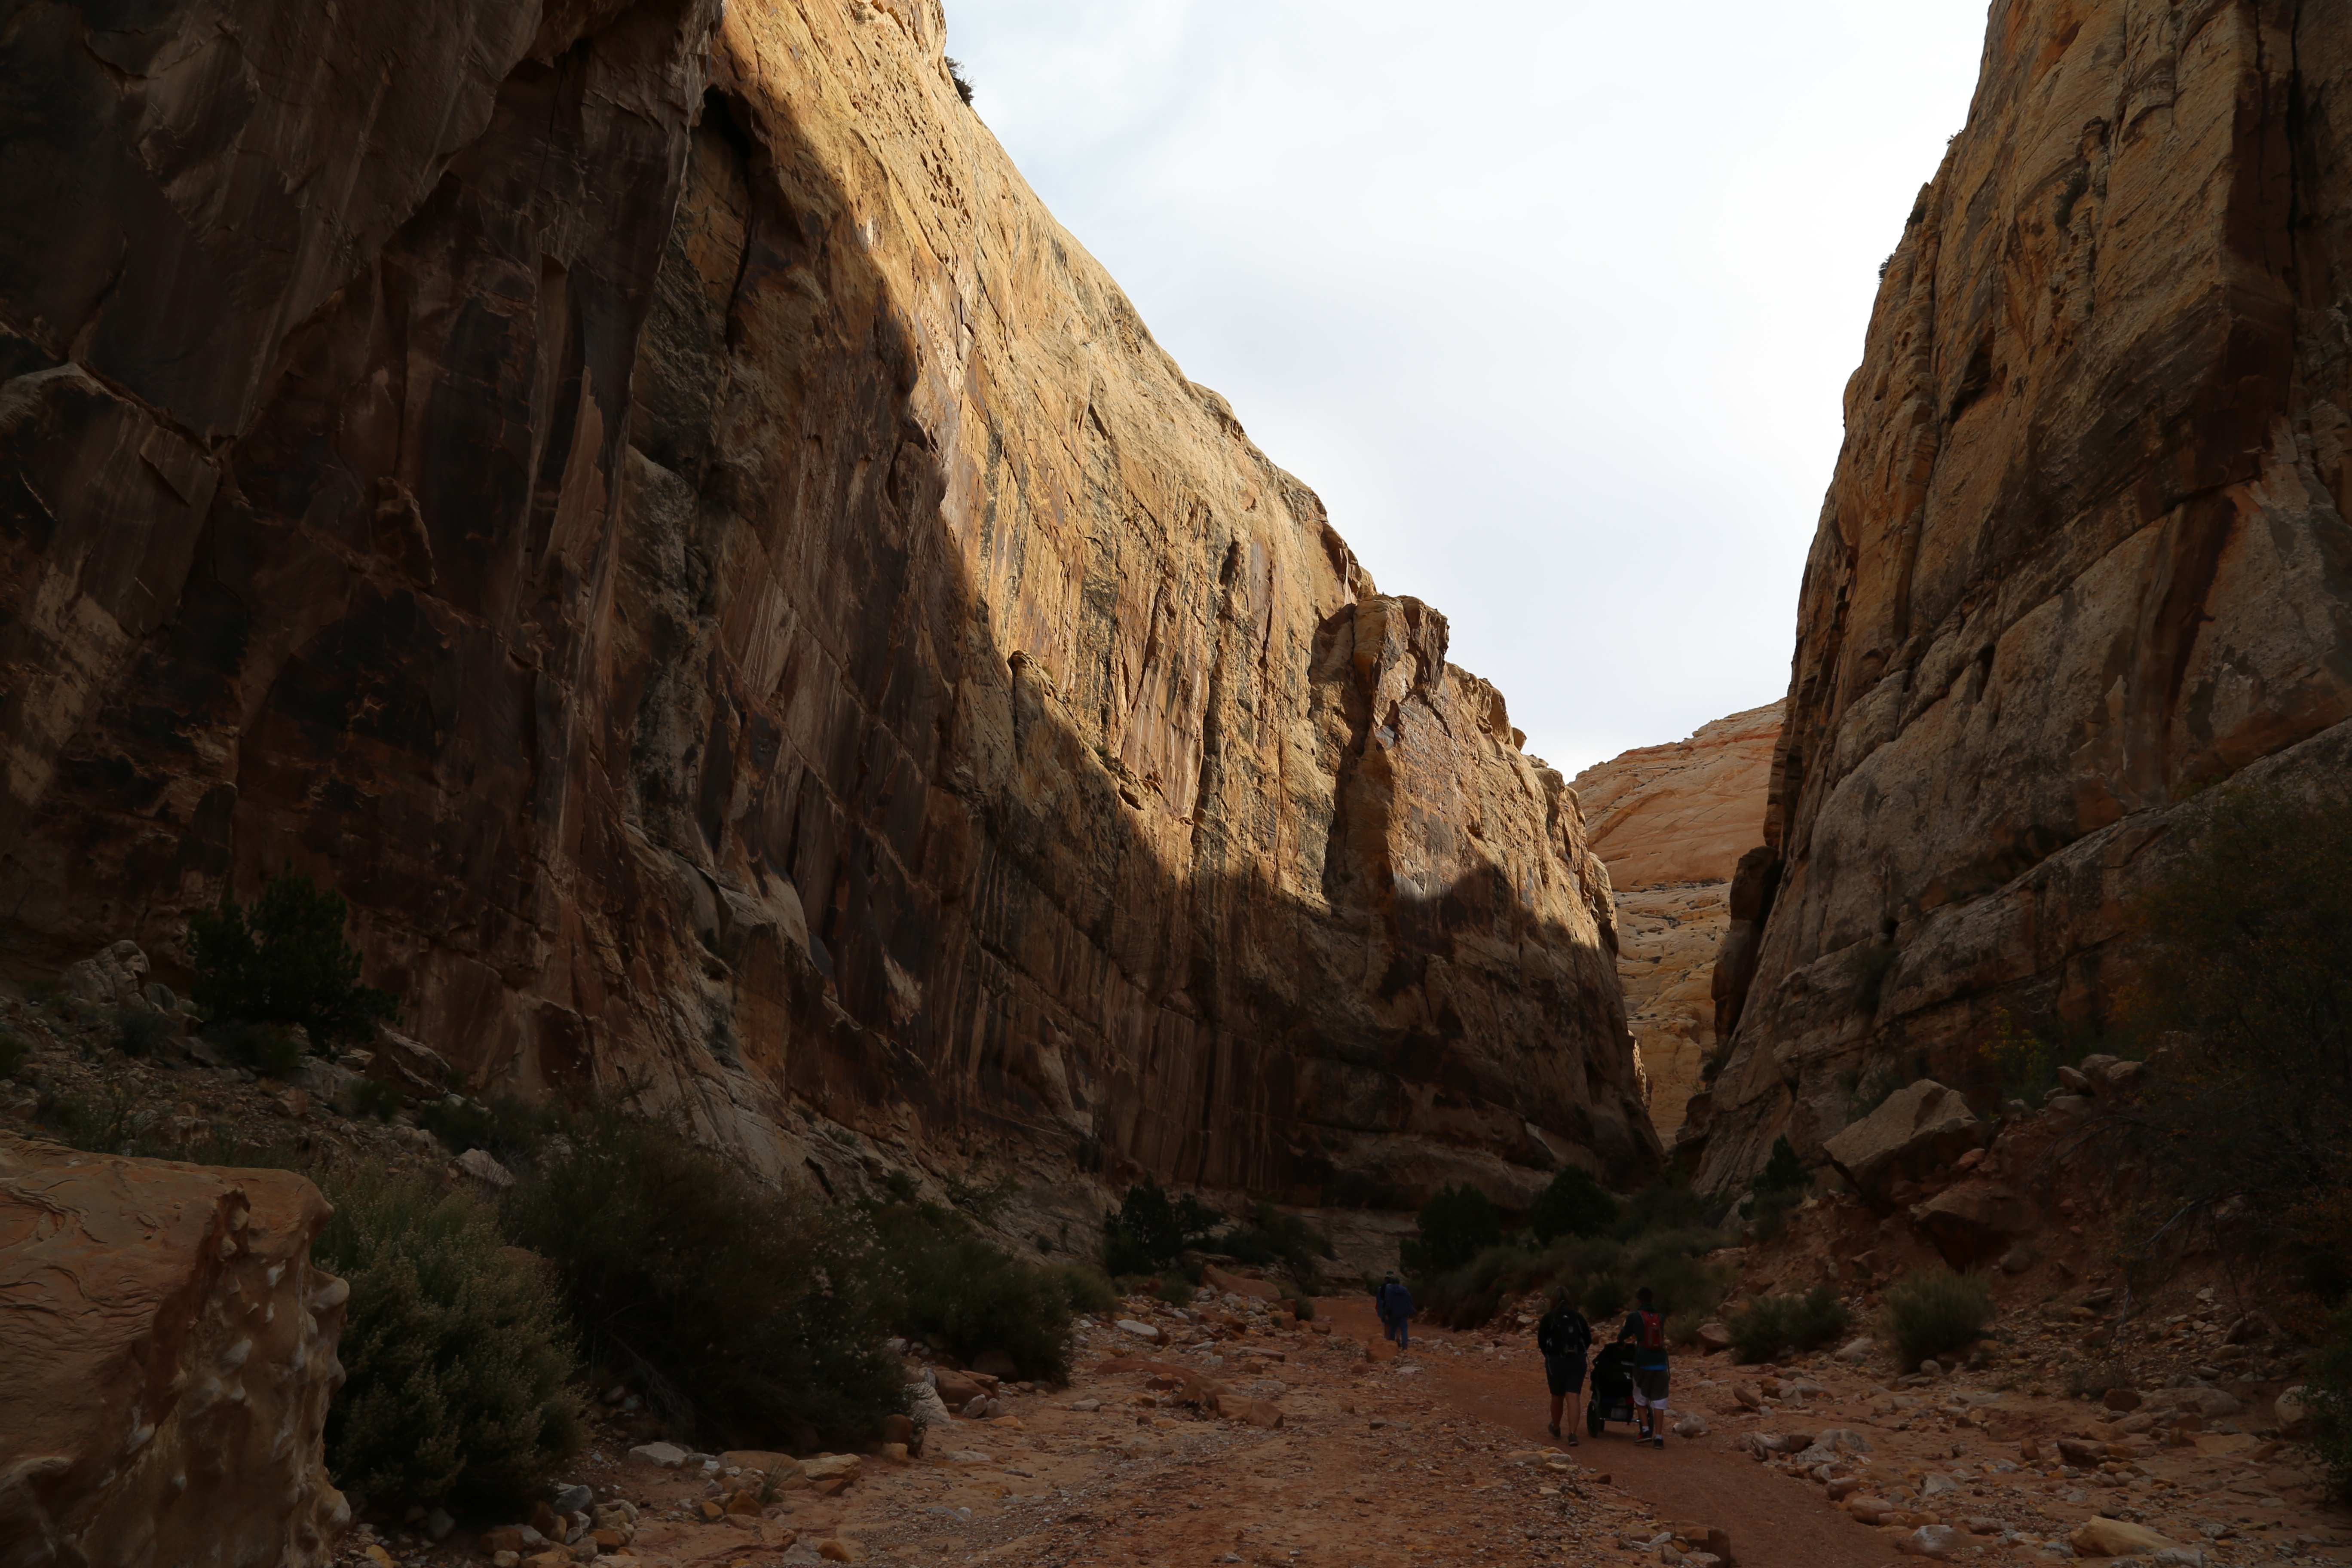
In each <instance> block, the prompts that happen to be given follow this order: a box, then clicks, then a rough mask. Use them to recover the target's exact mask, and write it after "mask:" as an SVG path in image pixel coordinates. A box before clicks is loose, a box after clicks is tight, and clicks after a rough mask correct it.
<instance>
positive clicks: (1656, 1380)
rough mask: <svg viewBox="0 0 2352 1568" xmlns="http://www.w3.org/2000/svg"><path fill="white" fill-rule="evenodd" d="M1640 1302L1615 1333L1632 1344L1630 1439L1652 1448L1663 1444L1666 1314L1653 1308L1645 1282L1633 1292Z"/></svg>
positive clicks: (1664, 1434)
mask: <svg viewBox="0 0 2352 1568" xmlns="http://www.w3.org/2000/svg"><path fill="white" fill-rule="evenodd" d="M1634 1300H1636V1301H1637V1302H1638V1303H1640V1304H1639V1305H1637V1306H1636V1307H1635V1308H1634V1309H1633V1311H1632V1312H1631V1313H1630V1314H1629V1315H1628V1316H1627V1317H1626V1319H1625V1331H1624V1332H1622V1333H1621V1334H1619V1335H1618V1336H1617V1338H1618V1340H1619V1342H1622V1343H1626V1344H1630V1345H1632V1346H1633V1418H1634V1420H1635V1421H1636V1422H1637V1423H1638V1425H1637V1426H1636V1427H1635V1429H1634V1434H1633V1441H1634V1442H1636V1443H1647V1444H1649V1445H1650V1446H1651V1447H1654V1448H1663V1447H1665V1446H1666V1315H1665V1314H1664V1312H1661V1311H1659V1310H1658V1309H1657V1305H1656V1302H1655V1301H1654V1299H1653V1298H1652V1296H1651V1294H1650V1288H1649V1287H1648V1286H1647V1285H1644V1286H1643V1287H1642V1289H1640V1290H1638V1291H1636V1292H1635V1293H1634Z"/></svg>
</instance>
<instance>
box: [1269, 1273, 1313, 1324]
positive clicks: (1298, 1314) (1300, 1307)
mask: <svg viewBox="0 0 2352 1568" xmlns="http://www.w3.org/2000/svg"><path fill="white" fill-rule="evenodd" d="M1274 1288H1275V1289H1277V1290H1279V1291H1281V1292H1282V1299H1283V1300H1286V1301H1287V1302H1289V1303H1290V1313H1291V1316H1293V1317H1295V1318H1297V1320H1298V1321H1300V1322H1302V1323H1311V1322H1313V1321H1315V1298H1314V1297H1312V1296H1309V1295H1308V1294H1307V1293H1306V1292H1305V1291H1304V1290H1301V1289H1298V1288H1297V1287H1296V1286H1294V1285H1291V1284H1288V1283H1286V1281H1283V1280H1279V1279H1277V1280H1276V1281H1275V1287H1274Z"/></svg>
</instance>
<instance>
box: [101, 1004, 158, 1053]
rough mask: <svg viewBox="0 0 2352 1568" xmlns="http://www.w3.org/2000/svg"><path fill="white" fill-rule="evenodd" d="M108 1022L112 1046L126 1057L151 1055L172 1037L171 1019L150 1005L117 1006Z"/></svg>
mask: <svg viewBox="0 0 2352 1568" xmlns="http://www.w3.org/2000/svg"><path fill="white" fill-rule="evenodd" d="M110 1022H111V1024H112V1026H113V1028H114V1048H115V1049H117V1050H119V1051H121V1053H122V1054H123V1055H124V1056H126V1057H134V1058H144V1057H152V1056H153V1055H154V1054H155V1052H156V1049H157V1047H161V1046H162V1045H163V1042H164V1041H165V1040H168V1039H170V1038H171V1037H172V1021H171V1020H170V1019H169V1018H166V1017H165V1016H163V1014H161V1013H158V1012H157V1011H155V1009H153V1008H152V1007H117V1008H116V1009H115V1010H114V1014H113V1016H112V1018H111V1020H110Z"/></svg>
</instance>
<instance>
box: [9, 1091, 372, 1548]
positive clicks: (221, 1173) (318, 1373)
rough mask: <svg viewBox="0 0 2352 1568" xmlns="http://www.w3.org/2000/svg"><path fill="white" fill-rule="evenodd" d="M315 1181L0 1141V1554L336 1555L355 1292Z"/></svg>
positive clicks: (346, 1512) (344, 1512) (343, 1512)
mask: <svg viewBox="0 0 2352 1568" xmlns="http://www.w3.org/2000/svg"><path fill="white" fill-rule="evenodd" d="M328 1213H329V1210H328V1207H327V1202H326V1200H325V1199H324V1198H322V1197H320V1195H319V1189H318V1188H316V1187H314V1186H312V1185H311V1184H310V1182H309V1181H307V1180H306V1179H304V1178H303V1177H301V1176H298V1175H295V1174H293V1173H290V1172H286V1171H226V1170H216V1169H213V1168H210V1167H206V1166H202V1165H183V1164H175V1163H171V1162H169V1161H163V1160H124V1159H117V1158H114V1157H113V1156H110V1155H105V1154H89V1153H83V1152H77V1151H74V1150H70V1149H67V1148H64V1147H61V1146H59V1145H58V1144H53V1143H40V1142H29V1141H27V1140H25V1139H21V1138H17V1137H15V1136H13V1135H10V1134H5V1133H0V1387H5V1388H6V1389H7V1391H8V1394H7V1397H6V1398H5V1399H0V1542H5V1546H0V1556H5V1560H6V1561H7V1562H9V1563H26V1564H50V1563H56V1564H68V1563H185V1564H188V1565H190V1568H303V1565H304V1564H309V1563H325V1562H326V1561H328V1559H329V1558H330V1557H331V1554H332V1552H331V1547H332V1544H333V1542H334V1538H335V1537H336V1536H337V1535H338V1534H339V1533H341V1530H342V1528H343V1526H344V1525H346V1524H348V1523H349V1522H350V1521H351V1510H350V1509H349V1507H348V1506H346V1504H345V1503H344V1501H343V1498H342V1494H341V1493H340V1492H338V1491H337V1490H336V1489H334V1487H333V1486H332V1485H331V1483H330V1482H329V1480H328V1479H327V1471H326V1466H325V1462H324V1458H323V1450H322V1444H321V1435H322V1434H323V1433H324V1431H325V1430H326V1421H327V1401H328V1398H329V1396H330V1395H331V1394H333V1392H334V1390H335V1388H336V1387H337V1386H338V1385H339V1384H341V1382H342V1368H341V1365H340V1364H339V1363H337V1362H336V1360H335V1345H336V1342H337V1341H338V1340H340V1339H341V1335H342V1330H343V1301H344V1299H345V1297H347V1296H348V1295H349V1294H350V1290H349V1288H348V1287H347V1286H345V1284H344V1283H343V1281H341V1279H336V1278H334V1277H333V1276H332V1275H329V1274H322V1273H320V1271H319V1270H318V1269H316V1268H313V1267H312V1266H311V1264H310V1242H311V1239H312V1238H313V1237H316V1236H317V1235H318V1233H319V1227H320V1226H322V1225H324V1224H325V1223H326V1220H327V1215H328Z"/></svg>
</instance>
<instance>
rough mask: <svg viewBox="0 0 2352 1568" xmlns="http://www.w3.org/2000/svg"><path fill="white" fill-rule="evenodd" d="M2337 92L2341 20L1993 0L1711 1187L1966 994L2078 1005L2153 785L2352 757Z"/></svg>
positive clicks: (1867, 466) (1964, 1076)
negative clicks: (2348, 723) (1980, 64)
mask: <svg viewBox="0 0 2352 1568" xmlns="http://www.w3.org/2000/svg"><path fill="white" fill-rule="evenodd" d="M2347 93H2352V12H2347V10H2345V9H2344V8H2343V7H2340V6H2319V5H2284V4H2278V3H2273V0H2217V3H2214V4H2207V5H2193V6H2146V5H2137V4H2133V3H2130V0H2000V3H1999V4H1996V5H1994V6H1993V7H1992V13H1991V18H1990V34H1989V37H1988V38H1987V42H1986V47H1985V54H1984V67H1983V76H1982V79H1981V81H1980V82H1979V87H1978V89H1977V95H1976V99H1975V101H1974V103H1973V105H1972V106H1971V109H1970V111H1969V122H1968V125H1967V128H1966V129H1965V130H1963V131H1962V132H1960V134H1959V135H1958V137H1957V138H1955V139H1954V141H1953V142H1952V144H1951V147H1950V150H1949V151H1948V153H1947V154H1946V157H1945V160H1944V163H1943V167H1942V168H1941V170H1940V171H1939V172H1938V173H1937V176H1936V179H1935V181H1934V183H1933V184H1930V185H1928V186H1927V188H1926V189H1925V190H1924V191H1923V192H1922V193H1921V195H1920V197H1919V201H1918V204H1917V206H1916V209H1915V210H1914V211H1913V212H1912V214H1911V215H1910V218H1909V221H1908V222H1907V224H1906V226H1905V228H1904V231H1903V237H1902V242H1901V244H1900V246H1899V247H1897V248H1896V250H1895V254H1894V256H1893V257H1892V258H1891V259H1890V260H1889V262H1888V265H1887V268H1886V272H1885V281H1884V284H1883V287H1882V289H1881V291H1880V294H1879V299H1878V303H1877V308H1876V310H1875V313H1874V316H1873V319H1872V322H1871V326H1870V331H1869V337H1868V342H1867V345H1866V348H1865V352H1864V361H1863V365H1862V368H1861V370H1860V371H1859V372H1857V373H1856V374H1855V375H1854V377H1853V381H1852V382H1851V383H1850V384H1849V385H1848V388H1847V392H1846V441H1845V447H1844V450H1843V454H1842V455H1841V457H1840V458H1839V462H1838V467H1837V472H1836V477H1835V479H1834V480H1833V482H1832V485H1831V488H1830V492H1829V498H1828V500H1827V503H1826V505H1825V507H1824V509H1823V512H1822V523H1821V528H1820V531H1819V533H1818V534H1817V536H1816V538H1815V541H1814V544H1813V550H1812V554H1811V559H1810V561H1809V563H1808V564H1807V568H1806V575H1805V585H1804V590H1803V595H1802V600H1801V606H1800V611H1799V626H1798V638H1797V657H1796V664H1795V668H1794V672H1793V677H1792V679H1791V683H1790V695H1789V714H1788V729H1787V731H1786V733H1785V734H1784V735H1783V736H1782V738H1781V741H1780V751H1779V753H1778V755H1777V757H1776V759H1775V763H1774V772H1773V781H1772V789H1771V801H1770V806H1769V814H1768V816H1767V818H1766V822H1765V824H1764V831H1763V838H1764V847H1762V848H1760V849H1759V850H1757V851H1755V852H1754V853H1753V854H1752V855H1751V856H1750V857H1749V858H1748V859H1747V860H1745V861H1743V864H1742V868H1741V874H1740V877H1739V879H1738V884H1737V886H1736V887H1735V889H1734V892H1733V903H1734V910H1733V912H1734V917H1735V921H1734V926H1733V930H1732V932H1731V934H1730V936H1729V937H1728V939H1727V942H1726V945H1725V949H1724V957H1723V960H1722V963H1721V964H1720V965H1719V967H1718V970H1717V986H1718V992H1717V994H1718V997H1719V998H1720V1002H1721V1017H1722V1020H1723V1022H1722V1025H1721V1026H1723V1027H1725V1028H1727V1029H1728V1028H1729V1027H1730V1026H1732V1025H1733V1024H1734V1023H1735V1022H1736V1027H1737V1033H1736V1036H1735V1044H1734V1051H1733V1054H1732V1058H1731V1060H1730V1062H1729V1064H1728V1066H1727V1068H1726V1069H1725V1071H1724V1073H1723V1075H1722V1077H1721V1078H1719V1079H1717V1087H1716V1091H1715V1097H1714V1098H1715V1101H1716V1103H1715V1105H1714V1107H1713V1110H1712V1112H1711V1120H1710V1121H1709V1125H1708V1131H1707V1132H1706V1141H1705V1154H1704V1161H1703V1164H1702V1167H1701V1168H1702V1180H1703V1181H1704V1182H1706V1184H1711V1185H1721V1184H1727V1183H1730V1182H1733V1181H1736V1180H1737V1179H1738V1178H1739V1177H1740V1176H1742V1175H1744V1174H1745V1173H1748V1172H1751V1171H1753V1170H1754V1169H1756V1168H1757V1167H1758V1166H1759V1164H1760V1163H1761V1162H1762V1161H1763V1159H1764V1158H1765V1154H1766V1152H1767V1150H1768V1148H1769V1143H1770V1142H1771V1140H1772V1138H1773V1137H1774V1136H1775V1135H1776V1134H1777V1133H1780V1132H1781V1131H1786V1132H1788V1133H1789V1134H1790V1137H1791V1139H1792V1141H1793V1142H1796V1144H1797V1145H1798V1147H1799V1148H1800V1149H1802V1150H1808V1151H1811V1152H1818V1151H1819V1149H1820V1148H1821V1145H1822V1141H1823V1140H1824V1139H1825V1138H1827V1137H1829V1136H1830V1135H1832V1134H1833V1133H1835V1132H1836V1131H1838V1130H1839V1128H1840V1127H1841V1126H1842V1125H1843V1122H1844V1121H1845V1118H1846V1114H1847V1112H1846V1109H1845V1108H1846V1102H1847V1087H1848V1085H1849V1084H1850V1083H1851V1082H1852V1081H1853V1079H1854V1078H1855V1077H1856V1076H1858V1075H1868V1074H1872V1073H1875V1072H1877V1071H1880V1070H1883V1069H1885V1068H1891V1067H1893V1066H1895V1065H1896V1064H1898V1063H1899V1064H1903V1068H1904V1070H1905V1071H1906V1072H1909V1073H1913V1074H1914V1075H1915V1076H1917V1075H1918V1069H1924V1070H1925V1072H1926V1073H1930V1074H1933V1075H1935V1076H1937V1077H1940V1078H1944V1079H1946V1080H1947V1081H1953V1082H1963V1081H1967V1080H1968V1077H1969V1066H1970V1059H1971V1058H1972V1057H1973V1055H1974V1051H1975V1047H1976V1045H1977V1044H1978V1042H1979V1041H1981V1040H1983V1039H1984V1038H1986V1037H1988V1035H1989V1034H1990V1029H1991V1027H1992V1018H1991V1015H1992V1013H1993V1011H1994V1010H1995V1009H1996V1008H2001V1009H2006V1010H2007V1011H2008V1012H2009V1013H2010V1014H2011V1016H2015V1017H2017V1018H2019V1019H2021V1020H2025V1021H2028V1022H2032V1023H2035V1024H2037V1025H2040V1024H2046V1023H2048V1022H2049V1021H2051V1020H2053V1019H2054V1018H2060V1017H2063V1018H2064V1019H2066V1020H2067V1021H2069V1022H2070V1023H2072V1024H2074V1025H2076V1026H2087V1027H2097V1026H2099V1025H2100V1024H2101V1023H2102V1022H2103V1021H2104V1019H2105V1016H2107V1010H2108V1008H2109V1005H2110V1003H2111V1001H2112V999H2113V997H2114V996H2115V995H2116V989H2117V984H2118V980H2119V974H2118V965H2117V960H2118V958H2119V956H2120V949H2119V948H2118V947H2117V945H2116V938H2117V936H2118V934H2119V929H2118V922H2119V916H2120V910H2121V909H2122V906H2123V904H2124V901H2125V900H2126V899H2127V898H2128V896H2129V894H2130V893H2131V891H2132V890H2133V889H2135V888H2136V887H2137V886H2140V885H2142V884H2143V883H2144V880H2145V879H2146V878H2147V875H2148V873H2149V871H2150V869H2151V868H2152V867H2153V866H2155V865H2157V864H2158V863H2160V862H2161V861H2162V859H2163V858H2164V857H2165V855H2166V854H2167V850H2166V847H2165V846H2166V835H2167V827H2168V822H2169V820H2170V816H2169V813H2170V812H2171V811H2172V810H2173V809H2174V808H2175V807H2176V805H2177V803H2179V802H2180V801H2181V800H2182V798H2183V797H2184V796H2185V795H2187V794H2188V793H2189V792H2190V791H2193V790H2194V789H2196V788H2198V787H2199V786H2200V785H2204V784H2210V783H2212V782H2214V781H2216V780H2220V779H2223V778H2228V777H2231V776H2232V775H2238V774H2241V773H2243V772H2245V771H2247V770H2250V769H2251V770H2253V771H2255V772H2258V773H2262V774H2263V775H2266V776H2269V775H2277V776H2287V777H2292V776H2295V775H2297V774H2302V775H2306V776H2325V775H2329V774H2338V775H2340V773H2341V770H2342V769H2343V768H2344V766H2345V765H2346V763H2347V757H2352V733H2347V729H2346V727H2345V726H2346V720H2347V715H2352V617H2347V614H2346V611H2347V601H2352V593H2348V592H2347V584H2352V529H2347V525H2346V521H2345V506H2346V503H2347V499H2352V467H2347V461H2346V455H2347V432H2352V413H2347V410H2352V330H2347V319H2352V318H2347V312H2346V307H2345V304H2344V300H2345V298H2346V291H2347V276H2346V271H2345V266H2346V262H2347V259H2352V243H2347V241H2352V233H2347V225H2352V200H2347V196H2352V159H2347V140H2348V139H2352V130H2347V127H2352V119H2347V115H2346V114H2345V113H2344V112H2343V110H2344V108H2345V106H2346V105H2347V102H2352V98H2347ZM1842 1079H1843V1081H1841V1080H1842Z"/></svg>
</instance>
